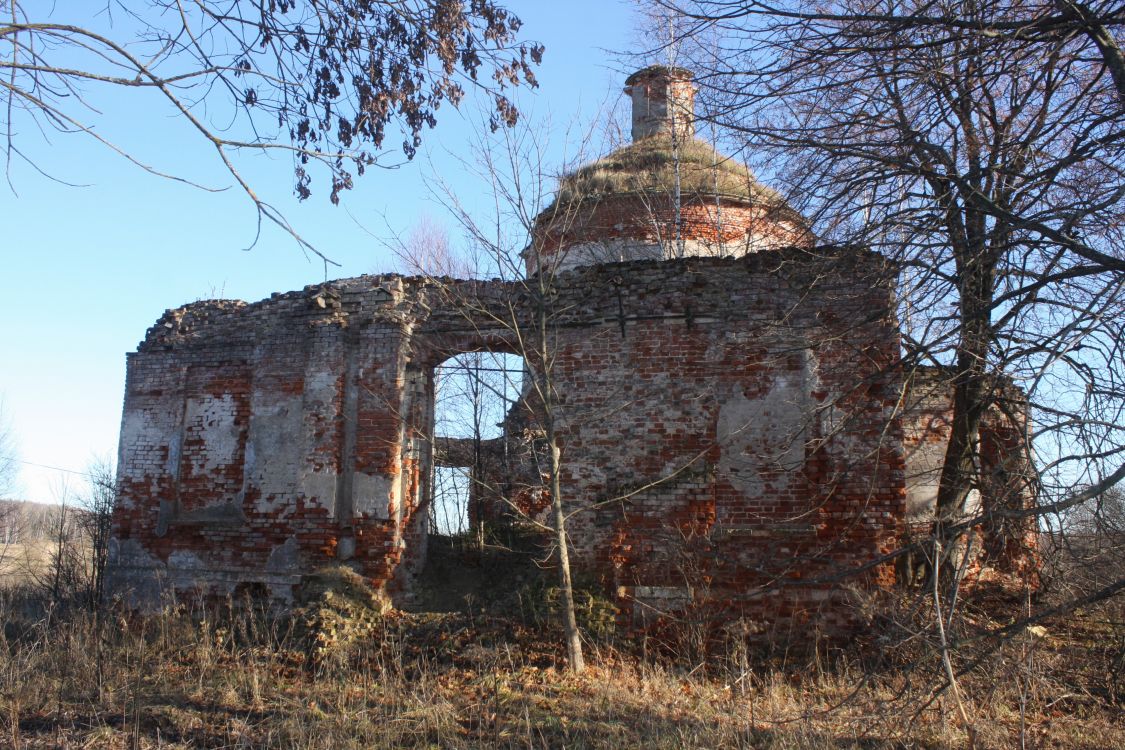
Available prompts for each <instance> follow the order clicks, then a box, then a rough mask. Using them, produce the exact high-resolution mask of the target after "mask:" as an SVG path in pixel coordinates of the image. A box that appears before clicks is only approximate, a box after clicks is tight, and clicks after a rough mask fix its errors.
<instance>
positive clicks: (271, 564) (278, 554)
mask: <svg viewBox="0 0 1125 750" xmlns="http://www.w3.org/2000/svg"><path fill="white" fill-rule="evenodd" d="M299 569H300V560H299V558H298V554H297V537H294V536H291V537H289V538H288V539H286V540H285V543H284V544H280V545H278V546H276V547H274V548H273V549H272V550H271V551H270V556H269V559H268V560H266V570H267V571H269V572H271V573H293V572H296V571H298V570H299Z"/></svg>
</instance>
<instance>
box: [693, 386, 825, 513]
mask: <svg viewBox="0 0 1125 750" xmlns="http://www.w3.org/2000/svg"><path fill="white" fill-rule="evenodd" d="M793 380H794V379H793V378H788V377H779V378H777V379H776V380H775V381H774V382H773V385H772V386H771V387H770V390H769V391H768V392H766V393H765V394H763V395H761V396H759V397H757V398H746V397H745V396H743V395H742V394H741V393H736V394H735V395H734V397H733V398H731V399H730V400H728V401H727V402H726V403H724V404H723V405H722V407H721V408H720V409H719V419H718V422H717V424H716V428H715V430H716V439H717V440H718V442H719V445H720V446H722V454H721V455H720V458H719V466H718V469H719V473H720V474H721V475H722V476H724V477H725V478H726V479H727V480H728V481H729V482H730V483H731V485H733V486H734V487H736V488H738V489H739V490H741V491H742V492H744V493H745V494H746V495H748V496H750V497H757V496H760V495H761V494H762V492H763V490H764V486H763V483H762V480H761V477H760V472H763V471H769V472H777V471H780V472H789V471H794V470H796V469H799V468H800V467H801V465H802V464H803V463H804V460H805V446H804V432H805V419H806V414H805V408H803V407H804V406H805V402H806V401H807V400H808V398H807V394H806V393H805V389H804V383H803V382H799V383H794V382H792V381H793ZM785 481H786V480H785V479H784V473H783V474H782V475H781V477H780V478H779V479H778V480H775V487H777V485H778V484H779V483H784V482H785Z"/></svg>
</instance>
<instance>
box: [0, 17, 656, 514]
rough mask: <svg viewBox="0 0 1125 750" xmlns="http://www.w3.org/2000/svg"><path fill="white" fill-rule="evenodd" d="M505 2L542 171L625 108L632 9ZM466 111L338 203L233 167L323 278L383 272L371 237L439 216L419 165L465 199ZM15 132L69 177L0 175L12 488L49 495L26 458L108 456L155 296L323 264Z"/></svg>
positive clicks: (255, 281) (279, 173)
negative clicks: (530, 43) (520, 40)
mask: <svg viewBox="0 0 1125 750" xmlns="http://www.w3.org/2000/svg"><path fill="white" fill-rule="evenodd" d="M505 4H506V5H507V7H509V8H510V9H511V10H513V11H514V12H515V13H516V14H517V15H519V16H520V17H521V18H522V19H523V21H524V24H525V25H524V31H525V33H526V35H527V36H528V37H529V38H532V39H535V40H538V41H540V42H542V43H543V44H545V45H546V47H547V52H546V55H545V57H544V61H543V64H542V66H541V67H540V68H539V70H538V72H537V76H538V78H539V81H540V88H539V90H538V91H537V92H535V93H534V94H531V95H526V96H523V97H522V98H521V104H522V105H523V108H524V109H525V110H526V111H527V112H528V113H529V116H530V117H531V118H532V121H533V122H534V123H535V131H534V132H536V133H537V135H538V137H539V138H540V139H541V140H542V142H543V143H544V144H545V145H546V147H547V150H546V153H547V160H548V163H549V166H557V167H562V165H563V164H562V163H563V160H564V159H565V154H566V151H565V149H566V140H567V138H566V135H565V133H564V132H563V130H564V129H565V128H566V127H568V126H571V127H573V126H575V125H577V127H578V128H582V127H586V126H588V125H590V124H591V123H593V122H595V121H596V120H597V118H598V117H600V116H602V117H604V116H605V115H604V111H605V110H606V109H607V108H608V109H610V110H615V111H616V113H617V116H618V117H620V116H621V113H622V112H624V107H623V98H622V97H621V94H620V92H621V89H622V87H623V84H624V79H625V77H626V75H627V74H628V73H629V72H630V71H631V70H632V69H633V68H635V67H636V66H637V63H636V62H631V61H625V62H623V61H622V60H621V56H620V55H618V54H615V53H620V52H632V51H637V49H638V42H637V39H638V35H637V33H636V31H635V16H634V11H633V9H632V6H631V4H629V3H628V2H615V1H614V0H600V1H599V0H568V1H567V2H543V1H540V0H510V1H509V2H507V3H505ZM67 12H68V10H67V9H66V7H65V5H63V4H60V5H58V6H56V10H55V12H54V13H55V15H54V18H55V20H57V21H64V20H65V21H70V20H71V19H69V18H67V17H66V16H67ZM91 94H93V95H95V96H97V97H98V98H97V102H98V104H99V108H100V109H101V110H102V112H103V113H104V115H103V116H102V117H100V118H99V119H98V121H97V126H98V128H99V132H101V133H103V134H105V135H107V136H109V137H111V138H113V139H114V140H116V141H118V142H119V143H121V144H122V145H123V146H125V147H127V148H128V149H129V150H130V151H131V152H132V153H134V154H135V155H137V156H138V157H139V158H141V159H142V160H143V161H145V162H147V163H150V164H151V165H152V166H154V167H157V168H159V169H161V170H163V171H166V172H172V173H175V174H177V175H182V176H185V177H188V178H190V179H193V180H195V181H197V182H200V183H202V184H206V185H211V186H217V187H223V186H228V185H230V184H231V179H230V177H229V176H228V175H225V174H224V173H223V171H222V169H221V168H220V165H219V164H218V162H217V161H216V159H215V157H214V151H213V150H212V149H211V147H210V146H209V145H207V144H206V143H204V142H202V141H201V140H200V139H198V137H196V136H194V134H193V133H192V132H191V131H190V130H189V128H188V127H186V126H185V124H184V123H183V122H182V121H180V120H178V119H177V118H175V117H174V116H173V115H171V114H170V113H168V112H167V111H166V110H164V109H163V108H162V107H161V106H160V105H159V102H157V101H155V100H153V99H151V98H146V97H145V96H144V95H143V94H139V92H137V91H135V90H129V91H110V92H104V93H103V92H98V91H96V90H91ZM477 111H478V109H477V108H476V107H475V106H474V105H473V103H472V102H471V101H470V102H469V103H467V104H466V105H465V106H464V107H463V108H462V111H461V112H457V111H454V110H452V109H443V110H441V111H440V112H439V123H438V127H437V129H436V130H435V131H431V132H430V133H428V134H427V136H426V141H425V143H424V146H423V149H421V150H420V152H419V155H418V157H416V159H415V160H414V162H412V163H410V164H407V165H405V166H403V167H401V168H399V169H395V170H389V171H382V170H376V171H372V172H369V173H368V174H367V175H366V176H365V177H363V178H360V179H359V180H358V182H357V186H356V188H355V189H354V190H352V191H350V192H348V193H346V194H345V195H344V196H343V199H342V202H341V206H339V207H334V206H332V205H331V204H329V202H328V200H327V197H326V196H325V195H324V194H323V191H321V192H318V193H315V194H314V195H313V197H312V198H310V199H309V200H308V201H305V202H304V203H299V202H297V200H296V199H295V198H294V197H293V191H292V182H293V181H292V166H291V163H290V161H289V160H288V159H287V158H275V159H268V158H265V157H262V156H261V155H254V156H247V157H245V158H243V159H242V160H241V161H240V162H239V164H240V168H242V169H243V170H244V172H245V174H246V175H247V176H248V177H249V178H250V180H251V181H252V183H253V185H254V187H255V188H256V189H257V190H259V191H260V192H261V193H262V195H263V197H264V198H266V199H267V200H268V201H269V202H271V203H273V204H274V205H275V206H277V207H278V208H279V209H281V210H282V211H283V212H284V214H285V215H286V217H287V218H288V219H289V220H290V221H291V222H292V223H293V224H294V225H295V227H296V228H297V229H298V230H299V231H300V232H301V233H302V234H303V235H304V236H305V237H306V238H307V239H308V240H310V241H311V242H312V243H313V244H314V245H315V246H316V247H317V248H318V249H320V250H322V251H323V252H324V253H325V254H326V255H328V256H329V257H330V258H332V259H333V260H334V261H336V262H337V263H339V264H340V267H339V268H335V269H331V270H330V272H329V275H330V276H331V277H346V276H356V275H359V274H362V273H372V272H378V271H390V270H395V268H396V261H395V259H394V258H393V257H392V256H391V255H390V254H389V253H388V252H387V251H386V250H385V248H384V246H383V245H382V244H381V243H380V242H379V240H378V239H377V237H378V236H387V235H388V234H390V233H393V232H407V231H409V229H410V228H411V227H412V226H413V225H415V224H416V223H417V222H418V220H419V219H420V217H422V216H429V217H431V218H433V219H436V220H438V221H444V220H445V219H444V211H445V209H444V208H443V207H442V206H441V205H438V204H437V203H435V200H434V198H433V197H432V193H431V191H430V189H429V188H427V179H428V178H430V177H432V176H433V174H435V173H436V174H438V175H440V177H441V178H442V179H443V180H445V181H446V182H448V183H449V185H450V186H451V188H452V189H453V190H454V191H455V192H456V193H457V195H458V196H460V197H462V198H463V199H464V200H466V201H467V203H468V205H469V206H470V207H471V206H473V205H474V204H473V201H474V200H478V201H479V200H480V199H481V198H482V197H483V195H484V193H485V191H484V189H483V187H482V186H481V185H480V184H479V181H477V180H476V179H475V178H474V177H473V176H472V175H470V174H468V172H467V170H466V168H465V167H464V165H463V164H462V162H461V161H460V160H461V159H467V158H470V155H469V144H470V142H471V139H472V137H473V133H472V128H473V127H475V125H474V121H475V119H476V115H475V113H476V112H477ZM610 116H613V115H610ZM551 123H553V125H551ZM17 138H18V142H19V144H20V146H21V147H22V148H23V149H24V151H25V152H26V153H27V154H28V156H29V157H31V158H32V159H33V160H34V161H35V163H36V166H37V167H39V168H40V169H42V170H44V171H46V172H48V173H49V174H52V175H55V176H57V177H59V178H61V179H64V180H66V181H67V182H70V183H76V184H79V185H82V186H81V187H70V186H66V185H62V184H59V183H58V182H55V181H52V180H50V179H47V178H45V177H43V176H42V175H40V174H39V173H37V171H36V170H34V169H32V168H30V167H29V166H27V165H26V164H23V163H21V162H18V161H17V162H15V163H13V165H12V168H11V170H10V174H9V179H10V182H11V185H12V187H11V188H9V187H8V186H7V185H4V184H3V183H0V222H2V224H3V228H4V229H3V239H2V240H0V256H2V258H3V264H2V266H0V267H2V268H3V272H2V273H0V300H2V302H0V398H2V399H3V411H4V417H5V418H6V421H7V422H8V424H9V427H10V428H11V430H12V433H13V436H14V438H15V443H16V445H17V448H18V451H19V458H20V459H21V460H22V461H23V462H24V463H22V464H21V473H20V478H19V479H20V493H19V494H20V495H21V496H22V497H24V498H26V499H29V500H37V501H43V502H50V501H52V500H55V499H57V496H58V494H59V492H60V488H61V480H62V479H64V478H66V477H69V478H70V479H69V482H70V488H71V489H75V488H77V487H78V485H79V484H80V483H81V481H82V478H81V477H80V476H78V475H76V474H66V473H63V472H59V471H55V470H53V469H44V468H41V467H39V466H35V465H33V464H41V465H46V466H52V467H60V468H63V469H70V470H72V471H75V472H81V471H83V470H84V469H85V467H86V466H87V465H88V464H89V462H90V460H91V459H92V458H94V457H97V456H112V455H114V454H115V453H116V449H117V433H118V425H119V421H120V418H121V403H122V396H123V392H124V375H125V353H126V352H128V351H130V350H133V349H135V348H136V346H137V343H138V342H139V341H140V340H141V338H142V337H143V336H144V334H145V331H146V329H147V328H148V327H149V326H150V325H152V324H153V323H154V322H155V321H156V319H157V318H158V317H159V316H160V314H161V313H162V312H163V311H164V310H165V309H167V308H171V307H177V306H179V305H181V304H184V303H187V302H191V301H194V300H197V299H207V298H211V297H216V296H223V297H229V298H237V299H244V300H247V301H252V300H257V299H261V298H263V297H267V296H269V295H270V293H272V292H275V291H287V290H291V289H299V288H301V287H303V286H305V285H306V284H311V283H317V282H319V281H322V280H323V277H324V268H323V266H322V265H321V263H320V262H319V261H318V260H316V259H315V258H306V256H305V255H304V254H303V253H302V252H301V251H300V249H298V248H297V247H296V246H295V244H294V243H293V241H292V240H291V239H289V238H288V237H287V236H286V235H284V234H283V233H281V232H280V231H278V230H275V229H271V228H266V229H265V231H264V232H263V235H262V237H261V239H260V241H259V242H258V244H257V245H256V246H255V247H254V248H253V249H252V250H249V251H245V250H244V248H246V247H247V246H248V245H250V244H251V242H252V241H253V238H254V234H255V231H256V220H255V212H254V210H253V208H252V206H251V204H250V203H249V202H248V201H247V200H246V198H245V197H244V196H243V195H242V194H240V193H239V192H237V190H236V189H235V188H231V189H229V190H226V191H224V192H220V193H208V192H204V191H201V190H198V189H196V188H192V187H190V186H187V185H183V184H180V183H176V182H171V181H168V180H163V179H160V178H158V177H155V176H152V175H149V174H146V173H145V172H143V171H141V170H140V169H138V168H137V167H135V166H133V165H130V164H129V163H128V162H126V161H124V160H123V159H121V158H120V157H118V156H116V155H114V154H112V153H111V152H109V151H107V150H106V149H104V148H102V147H100V146H98V145H97V144H95V143H93V142H92V141H91V140H90V139H89V138H88V137H84V136H78V135H73V136H60V135H57V134H52V135H51V137H50V141H49V142H46V141H45V140H44V139H43V138H42V137H41V136H40V135H39V134H38V133H37V132H36V131H34V130H33V129H31V128H29V127H25V128H24V129H23V130H22V131H21V132H19V133H17ZM552 162H554V163H552ZM315 187H316V185H315V184H314V189H315ZM483 208H484V207H483V205H482V210H483ZM373 235H375V236H373Z"/></svg>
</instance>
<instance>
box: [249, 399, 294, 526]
mask: <svg viewBox="0 0 1125 750" xmlns="http://www.w3.org/2000/svg"><path fill="white" fill-rule="evenodd" d="M302 437H303V435H302V421H301V400H300V398H299V397H295V396H285V397H276V396H274V397H271V399H270V402H269V403H268V404H261V403H253V404H252V405H251V410H250V430H249V436H248V438H247V441H246V459H245V460H246V464H245V465H246V480H247V482H248V484H249V485H250V486H254V487H257V488H258V490H259V491H260V495H259V497H260V498H261V499H260V500H259V501H258V508H257V509H258V510H259V511H262V512H270V511H272V510H274V507H273V505H274V504H273V503H271V502H270V501H269V500H268V498H270V497H271V496H273V497H288V496H289V493H290V492H292V489H293V486H294V485H295V484H296V483H297V479H298V477H297V474H298V470H299V467H300V466H301V464H302V463H303V458H304V456H303V448H304V441H303V440H302Z"/></svg>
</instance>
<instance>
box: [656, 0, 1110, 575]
mask: <svg viewBox="0 0 1125 750" xmlns="http://www.w3.org/2000/svg"><path fill="white" fill-rule="evenodd" d="M664 5H665V6H667V7H671V8H673V9H675V10H678V11H681V12H683V13H684V14H685V17H687V18H688V19H690V20H691V21H692V22H693V23H694V24H695V25H694V26H693V27H692V28H691V33H692V34H704V33H705V34H706V35H707V38H708V44H705V45H695V46H692V47H690V50H691V56H692V65H693V67H695V68H696V70H697V80H699V81H700V83H701V86H702V87H703V97H704V99H705V101H706V102H707V104H708V111H709V112H710V115H711V117H712V118H713V119H714V120H715V121H716V122H717V123H718V124H720V125H722V126H724V127H726V128H728V132H732V133H733V134H734V135H733V138H734V139H735V140H736V141H737V142H738V143H739V145H740V146H742V147H743V148H744V149H746V152H747V153H748V155H749V156H750V157H751V158H756V159H760V160H761V161H762V162H763V163H766V164H768V165H769V166H768V168H767V169H768V172H767V173H768V174H770V175H771V176H772V177H773V179H772V181H773V183H774V184H777V185H779V186H784V188H785V190H784V192H786V193H787V194H788V195H789V196H790V197H791V198H792V199H793V201H794V202H795V205H797V206H798V207H799V208H801V209H803V210H804V212H805V213H806V215H807V216H809V218H810V219H811V220H812V224H813V228H814V231H816V232H817V233H818V234H819V236H821V237H822V238H825V239H830V240H835V241H839V242H845V243H855V244H861V245H867V246H871V247H874V248H876V249H878V250H880V251H882V252H883V253H884V254H886V255H888V256H890V257H892V258H894V259H895V260H897V261H899V264H900V268H901V284H900V304H901V308H900V314H901V316H902V319H903V323H904V346H905V349H906V353H907V358H906V364H907V366H910V365H912V364H915V363H917V364H929V365H937V366H941V367H942V368H944V369H945V371H946V372H948V373H949V378H950V383H951V388H952V392H953V418H952V430H951V438H950V440H949V444H948V449H947V452H946V456H945V461H944V464H943V467H942V470H941V481H940V487H939V490H938V497H937V507H936V514H935V532H936V535H937V540H938V543H939V546H940V547H941V549H942V550H943V555H942V556H943V558H946V559H948V552H949V550H951V549H952V548H953V547H955V540H956V539H957V537H958V536H959V534H960V533H961V532H963V531H964V530H965V528H967V524H966V519H965V513H966V501H967V499H968V498H969V496H970V494H971V493H972V491H973V490H975V489H977V488H979V487H980V486H981V485H982V483H983V482H985V481H986V478H985V477H982V475H981V472H982V455H981V440H980V430H981V423H982V420H983V419H984V417H985V415H986V414H987V413H988V412H989V410H990V409H993V408H996V407H997V405H998V403H999V402H1000V401H1001V397H1000V393H999V385H998V384H999V383H1000V382H1001V381H1002V380H1003V379H1000V380H998V379H997V377H996V375H997V374H998V373H1003V374H1004V375H1006V376H1008V377H1010V378H1014V379H1015V381H1016V382H1018V383H1019V385H1020V386H1021V387H1023V388H1024V389H1025V390H1026V392H1027V394H1028V397H1029V400H1030V405H1031V409H1032V413H1033V414H1034V415H1035V421H1034V424H1033V425H1031V427H1032V429H1031V430H1030V431H1029V432H1028V433H1027V434H1025V435H1024V436H1023V441H1024V443H1025V444H1026V446H1028V448H1029V450H1030V451H1033V452H1034V454H1035V455H1036V457H1037V459H1038V460H1039V473H1038V475H1037V476H1033V477H1028V479H1027V481H1028V482H1034V483H1035V484H1036V485H1037V486H1038V487H1039V488H1040V491H1041V492H1042V495H1041V507H1040V508H1038V509H1028V508H1020V507H1013V508H994V509H991V510H989V512H990V513H991V514H992V515H993V517H994V518H998V517H1001V516H1007V517H1008V518H1009V519H1019V518H1023V519H1026V518H1027V517H1028V516H1029V515H1030V514H1034V513H1046V512H1052V511H1057V510H1059V509H1060V508H1062V507H1065V506H1066V505H1068V504H1072V503H1075V502H1079V501H1080V500H1082V499H1084V498H1088V497H1092V496H1093V495H1096V494H1097V492H1096V491H1095V492H1094V493H1093V495H1087V494H1084V495H1083V496H1082V497H1079V496H1077V495H1074V494H1072V493H1071V492H1070V488H1072V487H1074V486H1075V485H1076V484H1089V485H1094V486H1096V487H1097V488H1098V491H1100V490H1101V489H1104V488H1106V487H1108V486H1111V485H1112V484H1113V483H1115V482H1116V481H1118V480H1120V479H1121V478H1122V477H1123V476H1125V434H1123V433H1122V432H1121V430H1120V428H1119V426H1118V425H1120V424H1121V421H1120V419H1119V417H1120V414H1121V409H1122V406H1125V401H1123V400H1122V396H1125V390H1123V389H1122V387H1121V380H1120V379H1121V373H1122V372H1123V368H1122V365H1123V364H1125V363H1123V362H1122V358H1121V352H1120V347H1119V346H1118V344H1117V343H1116V342H1117V341H1118V340H1119V339H1120V336H1121V333H1122V332H1121V331H1120V330H1119V329H1120V321H1121V316H1120V312H1121V304H1122V299H1121V294H1122V283H1123V280H1125V255H1123V254H1122V251H1121V248H1122V242H1121V240H1122V229H1123V228H1125V173H1123V168H1122V164H1125V114H1123V106H1122V105H1123V102H1125V100H1123V99H1122V98H1121V97H1120V96H1119V93H1120V92H1119V91H1118V90H1117V87H1116V83H1115V78H1114V74H1113V69H1114V63H1113V57H1114V55H1115V54H1116V53H1115V52H1114V51H1113V50H1114V49H1117V47H1116V42H1115V41H1114V40H1113V39H1112V33H1111V32H1112V29H1113V28H1114V27H1117V26H1119V25H1120V23H1121V21H1122V19H1121V13H1120V8H1119V7H1117V6H1112V7H1111V4H1109V3H1095V4H1093V5H1092V6H1083V7H1085V8H1086V11H1089V12H1091V13H1096V14H1097V15H1098V17H1099V18H1101V19H1102V23H1101V24H1100V26H1099V25H1096V24H1095V26H1097V28H1095V26H1091V25H1089V24H1087V25H1083V24H1081V23H1078V22H1077V21H1075V20H1074V16H1073V14H1074V13H1079V12H1086V11H1082V9H1080V8H1077V6H1071V5H1068V6H1067V7H1068V8H1070V10H1066V11H1065V12H1063V11H1059V10H1057V8H1056V7H1055V6H1056V5H1060V4H1054V3H1041V2H1025V1H1024V0H1002V1H997V2H984V3H982V2H977V1H976V0H948V1H943V2H930V0H918V2H912V3H907V4H906V5H902V4H894V3H884V2H876V3H874V4H872V3H856V2H851V0H842V1H840V2H833V3H829V4H823V3H819V4H812V3H805V2H803V1H802V0H795V1H794V2H781V3H759V2H753V1H750V2H724V1H723V0H714V1H712V0H699V1H698V2H683V3H677V2H668V3H664ZM1067 14H1070V15H1067ZM1068 19H1069V20H1068ZM1106 34H1109V36H1108V37H1107V36H1106ZM716 40H718V41H716ZM681 54H687V53H686V52H684V51H681ZM986 510H987V509H986Z"/></svg>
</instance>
